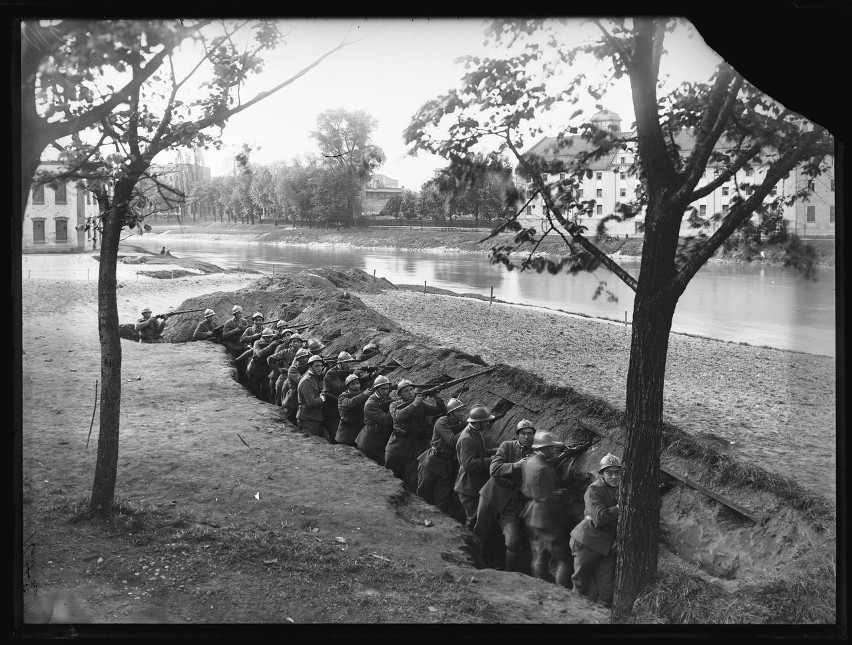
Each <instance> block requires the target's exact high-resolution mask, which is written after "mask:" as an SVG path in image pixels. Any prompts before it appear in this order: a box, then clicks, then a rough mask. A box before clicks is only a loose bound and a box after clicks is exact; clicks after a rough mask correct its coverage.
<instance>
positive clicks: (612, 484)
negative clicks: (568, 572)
mask: <svg viewBox="0 0 852 645" xmlns="http://www.w3.org/2000/svg"><path fill="white" fill-rule="evenodd" d="M621 467H622V464H621V460H620V459H619V458H618V457H616V456H615V455H613V454H607V455H604V457H603V458H602V459H601V467H600V469H599V470H598V478H597V479H596V480H595V481H593V482H592V483H591V484H589V487H588V488H587V489H586V494H585V495H583V500H584V501H585V512H584V517H583V521H582V522H580V523H579V524H578V525H577V526H575V527H574V530H573V531H571V542H570V545H571V552H572V554H573V556H574V575H573V576H571V580H572V582H573V583H574V592H575V593H577V594H579V595H581V596H584V597H586V598H588V597H589V596H588V594H589V587H590V585H591V583H592V581H593V580H594V582H595V585H596V586H597V588H598V598H597V601H598V602H599V603H600V604H602V605H603V606H604V607H612V596H613V588H614V579H615V537H616V529H617V525H618V487H619V485H620V484H621Z"/></svg>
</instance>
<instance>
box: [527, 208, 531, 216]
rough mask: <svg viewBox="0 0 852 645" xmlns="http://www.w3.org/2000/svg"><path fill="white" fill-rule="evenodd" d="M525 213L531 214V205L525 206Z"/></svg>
mask: <svg viewBox="0 0 852 645" xmlns="http://www.w3.org/2000/svg"><path fill="white" fill-rule="evenodd" d="M527 215H532V206H527Z"/></svg>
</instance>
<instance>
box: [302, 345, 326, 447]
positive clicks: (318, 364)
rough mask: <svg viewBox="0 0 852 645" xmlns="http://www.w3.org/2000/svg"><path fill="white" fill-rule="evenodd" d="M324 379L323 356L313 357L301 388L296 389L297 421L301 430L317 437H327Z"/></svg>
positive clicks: (309, 361) (309, 360) (310, 359)
mask: <svg viewBox="0 0 852 645" xmlns="http://www.w3.org/2000/svg"><path fill="white" fill-rule="evenodd" d="M309 351H310V350H309ZM322 377H323V364H322V356H319V355H314V356H311V357H310V358H309V359H308V371H307V372H305V374H304V375H303V376H302V378H301V379H299V386H298V387H297V388H296V394H297V396H298V401H299V410H298V411H297V412H296V420H297V421H298V422H299V428H301V429H302V430H304V431H305V432H307V433H308V434H312V435H314V436H315V437H325V428H324V427H323V424H322V406H323V404H324V403H325V395H324V394H323V393H322Z"/></svg>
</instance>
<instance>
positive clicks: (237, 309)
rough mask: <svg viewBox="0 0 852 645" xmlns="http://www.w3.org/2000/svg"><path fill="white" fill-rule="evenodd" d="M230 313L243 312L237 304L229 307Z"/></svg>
mask: <svg viewBox="0 0 852 645" xmlns="http://www.w3.org/2000/svg"><path fill="white" fill-rule="evenodd" d="M231 313H232V314H237V313H239V314H241V313H243V308H242V307H240V306H239V305H234V308H233V309H231Z"/></svg>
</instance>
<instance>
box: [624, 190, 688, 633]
mask: <svg viewBox="0 0 852 645" xmlns="http://www.w3.org/2000/svg"><path fill="white" fill-rule="evenodd" d="M648 213H649V215H648V217H647V218H646V220H647V221H648V224H646V234H645V243H644V245H643V248H642V265H641V269H640V273H639V286H638V288H637V290H636V296H635V298H634V305H633V331H632V338H631V345H630V363H629V368H628V372H627V399H626V407H625V418H624V429H625V446H624V455H623V463H624V471H623V473H624V474H623V476H622V481H621V486H620V488H619V493H618V507H619V518H618V532H617V535H618V550H617V562H616V573H615V598H614V602H613V619H614V620H615V621H624V620H627V618H628V617H629V616H630V614H631V612H632V610H633V603H634V602H635V600H636V598H637V596H638V595H639V593H640V592H641V591H642V589H643V588H644V587H645V586H647V585H649V584H651V583H652V582H653V581H654V577H655V576H656V573H657V555H658V550H659V544H660V497H659V482H660V444H661V437H662V421H663V387H664V382H665V375H666V357H667V355H668V345H669V332H670V331H671V326H672V317H673V316H674V311H675V307H676V306H677V300H678V298H677V296H676V295H674V290H673V288H672V278H673V277H674V273H675V266H674V257H675V251H676V249H677V240H678V228H677V227H678V224H679V220H677V218H669V221H670V222H671V221H673V224H669V225H667V226H665V227H662V226H659V225H658V224H657V223H656V222H659V221H664V218H663V217H654V216H652V215H651V213H652V207H651V206H649V211H648Z"/></svg>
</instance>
